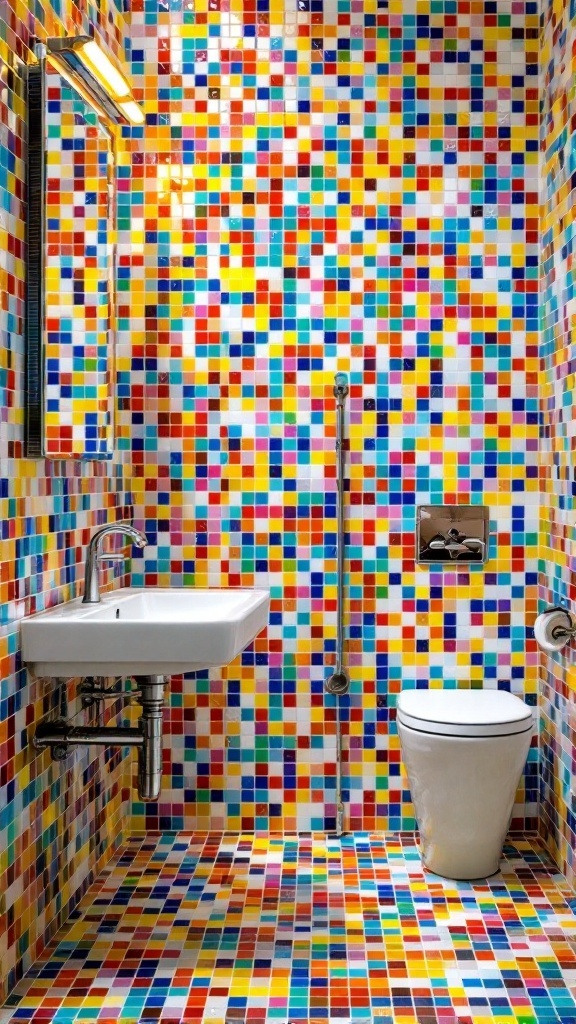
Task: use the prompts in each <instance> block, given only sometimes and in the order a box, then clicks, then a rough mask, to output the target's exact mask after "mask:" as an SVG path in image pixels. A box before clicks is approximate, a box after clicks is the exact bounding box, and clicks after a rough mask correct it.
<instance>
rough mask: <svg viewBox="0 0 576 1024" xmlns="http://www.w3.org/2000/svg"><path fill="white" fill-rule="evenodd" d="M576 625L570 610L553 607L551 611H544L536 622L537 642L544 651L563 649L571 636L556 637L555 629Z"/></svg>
mask: <svg viewBox="0 0 576 1024" xmlns="http://www.w3.org/2000/svg"><path fill="white" fill-rule="evenodd" d="M574 625H575V623H574V619H573V618H572V616H571V614H570V612H568V611H565V609H564V608H551V609H549V611H546V612H542V614H541V615H539V616H538V618H537V619H536V622H535V623H534V637H535V638H536V643H537V644H538V646H539V647H541V648H542V650H543V651H561V650H562V648H563V647H565V646H566V644H567V643H568V641H569V639H570V637H566V636H560V637H556V636H554V630H555V629H557V628H558V627H560V628H561V629H573V628H574Z"/></svg>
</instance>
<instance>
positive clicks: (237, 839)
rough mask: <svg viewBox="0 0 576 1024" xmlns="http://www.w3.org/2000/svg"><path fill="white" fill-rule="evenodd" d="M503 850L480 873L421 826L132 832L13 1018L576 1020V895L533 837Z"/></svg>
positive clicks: (16, 1000) (124, 1022)
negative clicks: (262, 833)
mask: <svg viewBox="0 0 576 1024" xmlns="http://www.w3.org/2000/svg"><path fill="white" fill-rule="evenodd" d="M505 854H506V856H505V859H504V860H503V862H502V870H501V873H500V874H498V875H495V876H494V877H492V878H490V879H488V880H486V881H480V882H477V883H474V884H472V883H464V882H459V883H456V882H450V881H446V880H444V879H441V878H439V877H438V876H435V875H431V874H427V873H424V872H423V871H422V868H421V865H420V860H419V857H418V853H417V850H416V847H415V842H414V837H413V836H409V835H400V836H399V835H396V836H394V835H391V836H389V837H386V838H385V837H383V836H381V835H369V834H366V833H365V834H356V835H351V836H345V837H343V838H342V839H340V840H339V839H335V838H334V839H330V838H328V839H327V838H326V837H325V836H322V835H316V836H300V837H293V838H289V837H282V838H273V837H272V838H257V837H254V836H253V835H248V834H245V835H241V836H232V835H229V836H224V837H221V836H218V835H215V834H212V835H206V834H203V835H200V834H197V835H186V834H177V835H166V836H163V837H160V838H159V837H153V836H149V837H147V838H133V839H131V840H130V841H129V842H128V843H127V844H126V845H125V847H124V850H123V852H122V853H121V855H120V856H118V857H117V858H115V860H114V861H113V862H111V864H110V865H109V866H108V867H107V868H106V869H105V871H103V872H102V873H101V875H100V876H99V879H98V881H97V882H96V884H95V885H94V886H93V887H92V888H91V890H90V891H89V893H88V894H87V895H86V897H85V898H84V899H83V901H82V903H81V904H80V907H79V908H78V910H77V911H76V912H75V913H74V915H73V918H72V919H71V921H70V922H69V924H68V925H67V926H66V927H65V928H64V929H63V930H62V931H61V932H60V933H59V935H58V936H57V937H56V939H55V940H54V942H53V943H52V945H51V947H50V955H49V958H48V959H45V960H42V961H40V962H39V963H38V964H37V965H36V966H35V968H34V970H33V971H32V972H30V974H29V975H28V976H27V977H26V978H25V979H24V980H23V981H22V982H21V983H20V985H19V986H18V987H17V989H16V990H15V992H14V993H13V995H12V997H11V999H10V1004H11V1006H12V1007H13V1016H12V1018H11V1019H12V1020H13V1021H14V1022H15V1021H48V1020H49V1021H54V1022H55V1024H64V1022H66V1024H68V1022H72V1021H89V1020H90V1021H98V1022H100V1024H104V1022H112V1021H114V1022H116V1024H137V1022H139V1021H148V1020H161V1021H164V1022H170V1024H179V1022H183V1021H195V1022H204V1024H206V1022H208V1021H214V1022H215V1024H225V1022H226V1024H232V1022H248V1021H255V1022H256V1021H258V1022H273V1021H277V1022H278V1024H288V1022H296V1021H315V1022H316V1021H317V1022H318V1024H320V1022H336V1021H340V1022H342V1021H355V1022H357V1024H364V1022H367V1021H380V1020H382V1021H385V1022H386V1024H393V1022H394V1024H456V1022H460V1024H485V1022H486V1021H492V1022H494V1024H574V1021H575V1020H576V1004H575V1002H574V998H573V994H574V985H575V984H576V956H575V954H574V949H573V946H574V941H575V940H576V917H575V914H574V908H575V904H576V901H575V900H574V897H573V896H571V893H570V890H569V889H568V888H567V886H566V884H565V883H564V881H563V879H562V878H561V876H559V875H558V874H557V873H556V870H555V869H554V868H553V867H551V866H550V864H549V862H548V861H547V860H545V859H543V857H542V855H541V854H540V853H539V852H538V849H537V847H536V846H535V845H534V843H533V841H531V840H526V839H523V840H517V841H514V842H512V843H510V844H508V845H507V846H506V850H505ZM8 1019H10V1018H8Z"/></svg>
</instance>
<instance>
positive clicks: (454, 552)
mask: <svg viewBox="0 0 576 1024" xmlns="http://www.w3.org/2000/svg"><path fill="white" fill-rule="evenodd" d="M488 537H489V521H488V509H487V508H486V506H485V505H419V506H418V510H417V525H416V551H417V555H416V561H417V562H419V563H420V564H421V565H429V564H431V563H439V564H447V565H453V564H454V562H477V563H479V564H483V563H484V562H486V561H487V560H488Z"/></svg>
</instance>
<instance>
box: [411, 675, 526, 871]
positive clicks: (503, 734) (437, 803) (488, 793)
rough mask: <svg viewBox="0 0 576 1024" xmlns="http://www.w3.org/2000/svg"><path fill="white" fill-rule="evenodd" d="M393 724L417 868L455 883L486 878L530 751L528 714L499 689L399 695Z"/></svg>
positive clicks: (497, 856)
mask: <svg viewBox="0 0 576 1024" xmlns="http://www.w3.org/2000/svg"><path fill="white" fill-rule="evenodd" d="M397 721H398V732H399V734H400V744H401V747H402V756H403V760H404V764H405V766H406V772H407V775H408V781H409V784H410V791H411V794H412V801H413V803H414V810H415V813H416V821H417V823H418V827H419V830H420V853H421V856H422V861H423V863H424V866H425V867H427V868H428V869H429V870H430V871H433V872H434V873H435V874H437V875H444V876H445V877H447V878H454V879H470V878H485V877H486V876H487V875H493V874H494V872H496V871H498V867H499V864H500V857H501V854H502V844H503V842H504V839H505V837H506V832H507V831H508V826H509V824H510V817H511V815H512V807H513V805H514V796H515V793H516V790H517V788H518V783H519V781H520V776H521V775H522V769H523V768H524V764H525V763H526V758H527V756H528V750H529V749H530V740H531V737H532V727H533V719H532V712H531V709H530V708H529V707H528V706H527V705H526V704H525V703H524V702H523V701H522V700H520V699H519V698H518V697H515V696H514V695H513V694H511V693H507V692H505V691H503V690H403V691H402V692H401V693H400V696H399V698H398V715H397Z"/></svg>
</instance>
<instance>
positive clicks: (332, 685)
mask: <svg viewBox="0 0 576 1024" xmlns="http://www.w3.org/2000/svg"><path fill="white" fill-rule="evenodd" d="M348 390H349V389H348V378H347V377H346V374H345V373H337V374H336V376H335V378H334V398H335V399H336V521H337V526H336V581H337V582H336V605H337V607H336V664H335V666H334V671H333V673H332V674H331V675H330V676H329V677H328V679H327V680H326V682H325V683H324V688H325V690H326V692H327V693H334V694H337V695H340V694H344V693H348V690H349V689H350V679H349V678H348V675H347V673H346V671H345V669H344V557H345V537H344V460H345V451H344V403H345V399H346V396H347V394H348ZM335 799H336V835H338V836H341V835H342V832H343V828H344V803H343V801H342V723H341V721H340V705H338V718H337V723H336V795H335Z"/></svg>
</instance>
